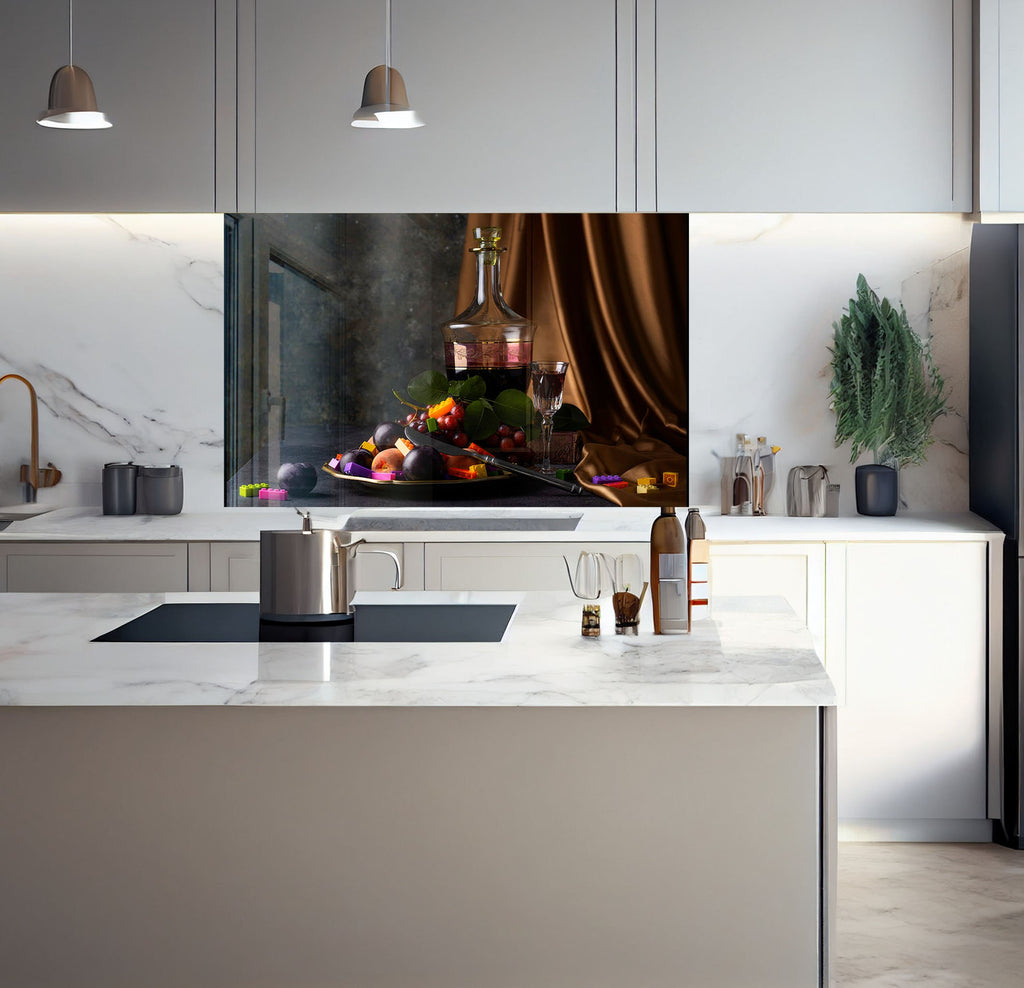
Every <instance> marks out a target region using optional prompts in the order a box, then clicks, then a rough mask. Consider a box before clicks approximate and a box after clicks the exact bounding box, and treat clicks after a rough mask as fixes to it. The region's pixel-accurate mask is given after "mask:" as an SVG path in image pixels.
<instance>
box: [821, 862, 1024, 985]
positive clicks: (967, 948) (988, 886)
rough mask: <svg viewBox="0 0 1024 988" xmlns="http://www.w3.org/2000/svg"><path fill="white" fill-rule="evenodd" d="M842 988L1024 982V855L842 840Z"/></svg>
mask: <svg viewBox="0 0 1024 988" xmlns="http://www.w3.org/2000/svg"><path fill="white" fill-rule="evenodd" d="M838 899H839V908H838V913H839V915H838V917H837V922H836V944H835V949H836V957H835V958H834V963H833V967H832V977H833V985H834V986H835V988H906V986H908V985H927V986H928V988H954V986H955V988H1018V986H1024V851H1011V850H1009V849H1007V848H1005V847H1000V846H997V845H995V844H840V845H839V875H838Z"/></svg>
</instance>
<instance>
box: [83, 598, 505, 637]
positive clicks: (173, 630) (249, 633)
mask: <svg viewBox="0 0 1024 988" xmlns="http://www.w3.org/2000/svg"><path fill="white" fill-rule="evenodd" d="M515 607H516V605H515V604H358V605H356V608H355V615H354V618H353V616H352V615H347V616H343V617H342V618H341V619H320V618H315V619H306V620H302V621H295V622H287V623H285V622H261V621H260V605H259V604H250V603H233V602H232V603H201V604H161V605H160V606H159V607H155V608H153V610H151V611H147V612H146V613H145V614H143V615H141V616H140V617H137V618H135V619H134V620H132V621H129V622H127V624H122V625H121V626H120V627H117V628H114V629H113V630H112V631H108V632H107V633H106V634H103V635H100V636H99V637H98V638H94V639H93V641H97V642H258V641H284V642H296V641H299V642H331V641H356V642H499V641H501V638H502V635H504V634H505V629H506V628H507V627H508V623H509V621H510V620H511V619H512V612H513V611H514V610H515Z"/></svg>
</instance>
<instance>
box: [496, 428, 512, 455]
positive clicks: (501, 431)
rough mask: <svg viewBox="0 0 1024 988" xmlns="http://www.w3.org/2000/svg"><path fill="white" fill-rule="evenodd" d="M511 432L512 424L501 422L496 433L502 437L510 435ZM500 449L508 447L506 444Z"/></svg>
mask: <svg viewBox="0 0 1024 988" xmlns="http://www.w3.org/2000/svg"><path fill="white" fill-rule="evenodd" d="M512 432H513V429H512V426H510V425H505V423H504V422H502V423H501V425H499V426H498V435H499V436H501V437H502V438H503V439H504V438H505V436H511V435H512ZM502 449H508V446H502Z"/></svg>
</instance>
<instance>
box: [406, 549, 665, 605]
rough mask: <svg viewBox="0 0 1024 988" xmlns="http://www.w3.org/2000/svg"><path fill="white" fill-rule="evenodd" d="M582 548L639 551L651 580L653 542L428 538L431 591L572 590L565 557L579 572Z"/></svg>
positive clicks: (427, 583)
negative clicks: (496, 540)
mask: <svg viewBox="0 0 1024 988" xmlns="http://www.w3.org/2000/svg"><path fill="white" fill-rule="evenodd" d="M581 552H603V553H606V554H608V555H609V556H620V555H623V554H625V553H636V554H637V555H638V556H639V557H640V562H641V565H642V567H643V571H644V579H645V580H646V579H647V578H648V576H647V574H648V571H649V569H650V552H651V548H650V543H649V542H615V543H608V542H602V543H589V542H447V543H446V542H427V543H425V544H424V546H423V579H424V585H425V587H426V589H427V590H525V589H530V590H563V591H564V590H567V589H568V588H569V575H568V571H567V570H566V561H568V563H569V568H570V569H571V570H572V571H573V572H575V571H576V562H577V560H578V559H579V555H580V553H581ZM610 592H611V591H610V590H609V593H610Z"/></svg>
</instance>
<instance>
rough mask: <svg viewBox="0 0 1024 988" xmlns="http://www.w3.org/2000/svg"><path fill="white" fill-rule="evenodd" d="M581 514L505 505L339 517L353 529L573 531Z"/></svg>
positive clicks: (377, 530) (396, 530)
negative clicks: (486, 508)
mask: <svg viewBox="0 0 1024 988" xmlns="http://www.w3.org/2000/svg"><path fill="white" fill-rule="evenodd" d="M582 517H583V515H582V514H581V513H579V512H574V513H569V514H552V513H551V512H550V511H544V510H538V509H534V510H530V509H525V510H524V509H515V508H507V509H505V510H503V511H488V512H476V511H445V510H444V509H443V508H428V509H425V510H413V511H409V510H403V509H400V508H396V509H392V510H391V511H388V512H386V513H377V512H372V511H366V512H363V511H353V512H352V514H350V515H348V516H346V517H344V518H343V519H342V525H343V527H344V528H346V529H348V530H349V531H353V532H573V531H575V530H576V527H577V526H578V525H579V523H580V519H581V518H582Z"/></svg>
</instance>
